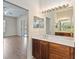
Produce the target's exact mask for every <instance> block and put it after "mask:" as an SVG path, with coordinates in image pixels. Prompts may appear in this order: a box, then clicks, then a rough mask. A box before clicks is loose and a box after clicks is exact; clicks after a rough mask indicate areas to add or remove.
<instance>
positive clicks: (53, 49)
mask: <svg viewBox="0 0 79 59" xmlns="http://www.w3.org/2000/svg"><path fill="white" fill-rule="evenodd" d="M49 59H71V58H70V47H67V46H64V45H60V44H55V43H49Z"/></svg>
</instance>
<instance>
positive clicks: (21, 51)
mask: <svg viewBox="0 0 79 59" xmlns="http://www.w3.org/2000/svg"><path fill="white" fill-rule="evenodd" d="M26 42H27V41H26V39H22V38H21V37H19V36H10V37H5V38H4V47H3V49H4V57H3V58H4V59H26V47H27V46H26V44H27V43H26Z"/></svg>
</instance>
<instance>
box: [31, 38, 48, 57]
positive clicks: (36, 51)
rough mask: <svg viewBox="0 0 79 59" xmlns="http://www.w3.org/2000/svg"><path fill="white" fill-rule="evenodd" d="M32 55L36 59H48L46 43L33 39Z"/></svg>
mask: <svg viewBox="0 0 79 59" xmlns="http://www.w3.org/2000/svg"><path fill="white" fill-rule="evenodd" d="M32 55H33V57H34V58H36V59H48V42H46V41H40V40H37V39H33V40H32Z"/></svg>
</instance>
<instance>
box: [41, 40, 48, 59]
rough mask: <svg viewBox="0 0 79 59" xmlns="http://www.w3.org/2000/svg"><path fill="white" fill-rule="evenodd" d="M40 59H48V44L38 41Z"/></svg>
mask: <svg viewBox="0 0 79 59" xmlns="http://www.w3.org/2000/svg"><path fill="white" fill-rule="evenodd" d="M40 51H41V55H40V56H41V59H48V42H46V41H40Z"/></svg>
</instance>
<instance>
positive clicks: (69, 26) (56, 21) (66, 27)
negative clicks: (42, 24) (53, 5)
mask: <svg viewBox="0 0 79 59" xmlns="http://www.w3.org/2000/svg"><path fill="white" fill-rule="evenodd" d="M42 15H43V17H45V19H46V34H48V35H56V33H58V35H60V36H70V37H72V36H73V34H74V26H73V25H74V22H73V7H72V6H69V5H67V6H66V7H64V6H61V8H57V9H51V10H47V11H45V12H42ZM61 33H62V35H61Z"/></svg>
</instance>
